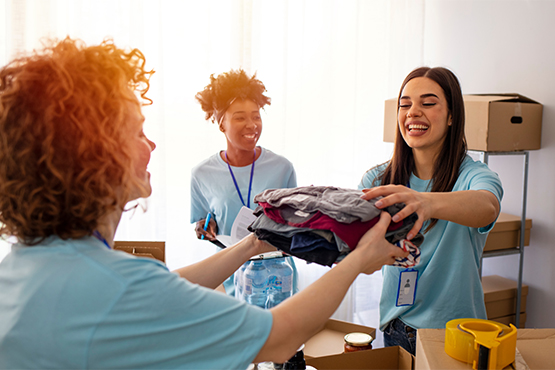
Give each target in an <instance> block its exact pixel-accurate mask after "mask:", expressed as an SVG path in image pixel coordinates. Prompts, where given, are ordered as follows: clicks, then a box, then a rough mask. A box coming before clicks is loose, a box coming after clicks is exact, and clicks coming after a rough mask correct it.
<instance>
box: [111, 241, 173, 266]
mask: <svg viewBox="0 0 555 370" xmlns="http://www.w3.org/2000/svg"><path fill="white" fill-rule="evenodd" d="M114 249H115V250H120V251H124V252H127V253H129V254H133V255H135V256H137V257H148V258H154V259H157V260H159V261H162V262H164V263H166V242H138V241H119V240H118V241H114Z"/></svg>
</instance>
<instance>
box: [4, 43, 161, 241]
mask: <svg viewBox="0 0 555 370" xmlns="http://www.w3.org/2000/svg"><path fill="white" fill-rule="evenodd" d="M144 66H145V57H144V55H143V54H142V53H141V52H140V51H139V50H137V49H133V50H131V51H129V52H126V51H124V50H121V49H118V48H117V47H116V46H115V45H114V43H113V41H112V40H105V41H103V42H102V43H101V44H100V45H98V46H90V47H87V46H86V45H85V44H84V43H83V42H82V41H80V40H72V39H70V38H69V37H67V38H66V39H64V40H62V41H60V42H56V41H50V42H49V44H48V45H47V46H45V47H44V49H43V50H41V51H34V52H33V53H32V54H31V55H29V56H25V57H22V58H19V59H16V60H14V61H12V62H10V63H9V64H7V65H6V66H5V67H3V68H2V69H0V222H1V223H2V224H3V225H2V226H1V227H0V234H1V235H2V236H4V237H5V236H15V237H17V238H18V239H19V241H21V242H23V243H25V244H28V245H34V244H37V243H39V242H40V241H42V240H43V239H44V238H46V237H49V236H51V235H56V236H59V237H61V238H63V239H68V238H80V237H83V236H85V235H90V234H92V232H93V231H94V230H95V229H96V228H97V226H98V220H99V219H100V218H101V217H102V216H104V215H106V214H109V213H111V212H113V211H114V210H117V209H123V207H124V206H125V204H126V203H127V201H129V200H130V199H129V197H130V196H131V194H132V189H137V187H138V186H141V184H140V182H139V180H138V179H136V178H135V176H133V174H134V170H133V163H134V160H135V159H134V158H131V157H130V156H129V154H128V153H131V150H130V145H129V144H130V141H131V140H130V139H129V137H130V135H131V133H132V132H135V131H136V130H140V128H139V127H137V125H138V124H139V123H137V122H135V121H133V120H129V119H127V114H126V112H128V110H129V109H130V108H129V107H133V108H136V109H137V110H138V111H139V112H140V109H141V104H152V100H150V99H149V98H147V97H146V95H145V94H146V93H147V91H148V89H149V87H150V84H149V79H150V76H151V75H152V73H154V71H146V70H145V68H144ZM134 92H136V93H138V94H139V95H140V97H141V102H139V99H138V98H137V96H136V95H135V93H134ZM142 186H143V187H144V185H142Z"/></svg>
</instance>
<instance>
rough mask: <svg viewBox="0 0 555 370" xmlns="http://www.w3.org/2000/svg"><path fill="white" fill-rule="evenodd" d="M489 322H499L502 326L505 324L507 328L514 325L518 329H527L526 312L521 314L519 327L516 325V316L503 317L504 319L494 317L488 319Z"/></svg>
mask: <svg viewBox="0 0 555 370" xmlns="http://www.w3.org/2000/svg"><path fill="white" fill-rule="evenodd" d="M488 320H493V321H497V322H499V323H501V324H505V325H507V326H509V324H513V325H514V326H516V327H517V328H520V329H524V328H525V327H526V312H521V313H520V319H519V320H518V321H520V324H519V325H518V326H517V325H516V324H515V321H516V315H510V316H503V317H492V318H489V317H488Z"/></svg>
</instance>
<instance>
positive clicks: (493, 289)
mask: <svg viewBox="0 0 555 370" xmlns="http://www.w3.org/2000/svg"><path fill="white" fill-rule="evenodd" d="M482 288H483V290H484V301H485V303H486V312H487V316H488V317H487V318H488V320H493V321H499V322H500V323H503V324H505V325H508V324H509V323H511V324H513V325H515V326H516V327H517V328H524V325H525V323H526V297H527V295H528V286H527V285H524V284H522V291H521V300H520V320H519V321H520V323H519V325H516V323H515V322H514V321H515V314H516V297H517V282H516V281H514V280H511V279H507V278H504V277H501V276H499V275H490V276H483V277H482Z"/></svg>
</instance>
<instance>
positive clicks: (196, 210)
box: [191, 172, 210, 223]
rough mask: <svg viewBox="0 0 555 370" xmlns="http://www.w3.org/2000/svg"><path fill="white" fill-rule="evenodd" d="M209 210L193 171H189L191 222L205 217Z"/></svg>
mask: <svg viewBox="0 0 555 370" xmlns="http://www.w3.org/2000/svg"><path fill="white" fill-rule="evenodd" d="M209 210H210V206H209V204H208V201H207V200H206V198H205V196H204V194H203V192H202V188H201V184H200V183H199V180H198V178H197V175H196V173H195V172H192V173H191V223H195V222H198V221H200V220H203V219H204V218H206V215H207V214H208V212H209Z"/></svg>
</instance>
